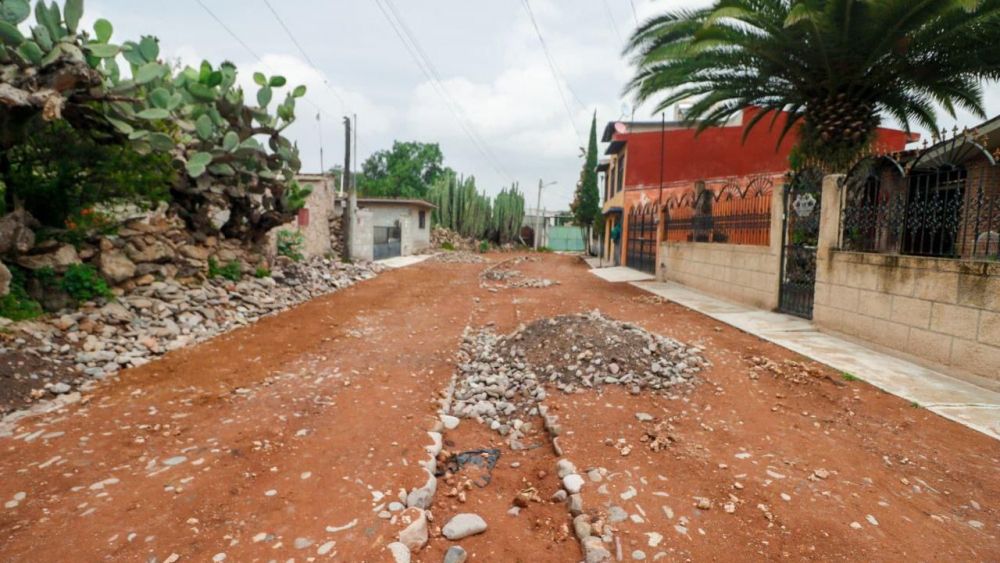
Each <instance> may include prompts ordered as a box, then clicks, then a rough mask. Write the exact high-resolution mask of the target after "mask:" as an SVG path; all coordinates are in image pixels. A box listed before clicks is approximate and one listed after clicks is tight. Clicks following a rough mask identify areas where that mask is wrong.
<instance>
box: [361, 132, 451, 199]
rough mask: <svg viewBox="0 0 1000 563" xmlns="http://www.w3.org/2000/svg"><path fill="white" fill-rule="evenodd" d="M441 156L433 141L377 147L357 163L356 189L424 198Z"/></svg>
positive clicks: (439, 170)
mask: <svg viewBox="0 0 1000 563" xmlns="http://www.w3.org/2000/svg"><path fill="white" fill-rule="evenodd" d="M443 162H444V156H443V155H442V154H441V148H440V147H439V146H438V145H437V143H419V142H401V141H396V142H394V143H393V144H392V149H391V150H381V151H378V152H376V153H375V154H373V155H371V156H370V157H368V159H367V160H365V161H364V163H363V164H362V165H361V174H360V175H359V176H358V192H359V193H361V194H363V195H365V196H368V197H408V198H421V199H423V198H426V197H427V193H428V191H429V190H430V187H431V185H433V184H434V182H435V181H436V180H437V179H438V178H439V177H441V175H442V173H443V172H444V171H445V168H444V167H443V166H442V163H443Z"/></svg>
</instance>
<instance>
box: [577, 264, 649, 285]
mask: <svg viewBox="0 0 1000 563" xmlns="http://www.w3.org/2000/svg"><path fill="white" fill-rule="evenodd" d="M590 273H591V274H594V275H595V276H597V277H599V278H601V279H602V280H604V281H609V282H611V283H620V282H638V281H644V280H653V279H656V278H655V277H653V276H652V275H650V274H647V273H646V272H640V271H639V270H633V269H632V268H626V267H624V266H613V267H610V268H593V267H592V269H591V270H590Z"/></svg>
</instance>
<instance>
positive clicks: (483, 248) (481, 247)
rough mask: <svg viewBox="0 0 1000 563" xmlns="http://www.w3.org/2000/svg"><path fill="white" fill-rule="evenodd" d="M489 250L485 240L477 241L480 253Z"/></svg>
mask: <svg viewBox="0 0 1000 563" xmlns="http://www.w3.org/2000/svg"><path fill="white" fill-rule="evenodd" d="M489 251H490V243H488V242H486V241H485V240H484V241H481V242H480V243H479V253H480V254H485V253H487V252H489Z"/></svg>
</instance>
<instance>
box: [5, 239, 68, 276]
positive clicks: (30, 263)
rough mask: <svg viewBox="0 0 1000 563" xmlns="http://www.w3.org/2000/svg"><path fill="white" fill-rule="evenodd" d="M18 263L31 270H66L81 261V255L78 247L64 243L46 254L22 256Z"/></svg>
mask: <svg viewBox="0 0 1000 563" xmlns="http://www.w3.org/2000/svg"><path fill="white" fill-rule="evenodd" d="M17 263H18V264H19V265H21V266H24V267H25V268H27V269H29V270H41V269H42V268H52V269H53V270H55V271H57V272H65V271H66V268H68V267H69V266H71V265H73V264H79V263H80V255H79V254H77V252H76V247H74V246H73V245H72V244H64V245H61V246H59V247H58V248H56V249H55V250H54V251H52V252H46V253H45V254H29V255H24V256H20V257H18V259H17Z"/></svg>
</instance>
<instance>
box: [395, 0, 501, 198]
mask: <svg viewBox="0 0 1000 563" xmlns="http://www.w3.org/2000/svg"><path fill="white" fill-rule="evenodd" d="M383 1H384V2H385V5H386V7H387V8H389V11H390V12H392V15H393V16H394V17H395V19H396V21H397V22H398V23H399V25H400V28H401V29H402V30H403V34H404V35H405V36H406V37H407V38H409V40H410V43H411V44H412V45H413V47H414V48H415V49H416V53H417V55H418V56H419V58H420V59H421V60H422V61H423V62H424V66H425V67H426V68H427V70H428V71H429V72H430V73H431V75H432V76H433V78H432V79H431V81H432V83H433V84H434V85H435V86H436V90H438V92H439V93H440V94H441V95H442V96H443V97H444V99H445V101H446V103H448V104H449V106H450V107H451V108H452V111H453V113H455V114H457V116H458V117H459V119H460V122H461V123H463V124H464V129H466V131H467V132H468V133H469V134H470V135H471V136H472V137H473V138H474V140H475V142H476V143H478V145H479V146H480V147H481V148H482V152H483V153H484V156H486V157H487V159H488V160H489V161H490V165H491V166H492V167H493V169H494V170H496V171H497V172H498V173H499V174H501V175H502V176H505V177H506V178H507V180H508V181H510V182H513V178H512V177H511V176H510V174H508V173H507V172H506V170H505V169H504V167H503V165H502V164H500V160H499V159H497V158H496V155H494V153H493V151H492V150H491V149H490V146H489V144H488V143H487V142H486V140H485V139H484V138H483V136H482V135H480V134H479V131H478V130H477V129H476V128H475V126H474V125H473V122H472V120H471V119H469V116H468V115H467V114H466V113H465V110H464V109H463V108H462V105H461V104H459V103H458V102H457V101H456V100H455V98H454V97H452V95H451V92H450V91H449V90H448V89H447V88H445V86H444V80H443V79H442V78H441V74H440V73H438V71H437V68H436V67H435V66H434V63H433V61H432V60H431V58H430V56H429V55H428V54H427V52H426V51H424V49H423V47H422V46H421V45H420V42H419V41H417V38H416V35H415V34H414V33H413V31H412V30H411V29H410V27H409V26H408V25H406V20H404V19H403V17H402V16H401V15H400V14H399V11H398V10H397V9H396V6H395V4H393V2H392V0H383Z"/></svg>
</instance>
